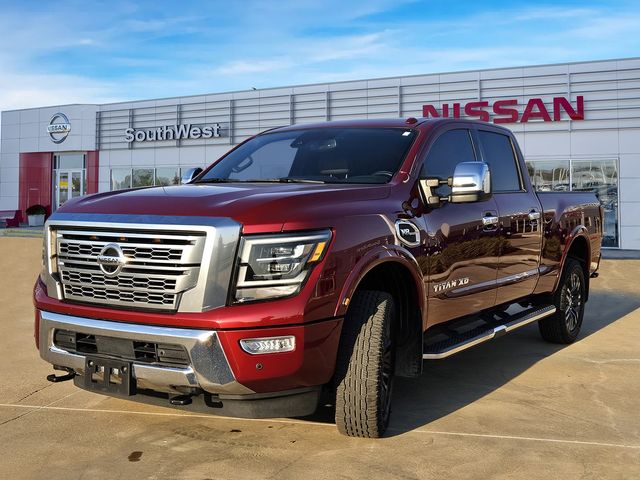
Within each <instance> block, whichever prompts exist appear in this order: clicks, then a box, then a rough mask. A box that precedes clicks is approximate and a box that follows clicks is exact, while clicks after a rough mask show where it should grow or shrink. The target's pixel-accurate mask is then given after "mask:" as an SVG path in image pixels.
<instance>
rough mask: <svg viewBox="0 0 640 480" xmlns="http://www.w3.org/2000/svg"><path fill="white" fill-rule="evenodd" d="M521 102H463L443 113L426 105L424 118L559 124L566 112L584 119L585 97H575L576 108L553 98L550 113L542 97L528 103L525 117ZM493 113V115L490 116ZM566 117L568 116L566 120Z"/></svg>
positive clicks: (445, 108) (447, 105)
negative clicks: (461, 118)
mask: <svg viewBox="0 0 640 480" xmlns="http://www.w3.org/2000/svg"><path fill="white" fill-rule="evenodd" d="M518 105H519V104H518V100H517V99H515V98H513V99H509V100H498V101H496V102H493V103H489V102H487V101H478V102H468V103H465V104H461V103H443V104H442V108H441V109H440V111H438V109H437V108H436V107H435V106H434V105H428V104H427V105H423V106H422V116H423V117H425V118H429V117H432V118H441V117H442V118H460V116H461V115H462V113H463V112H464V114H465V115H466V116H467V117H475V118H478V119H479V120H482V121H483V122H489V121H492V122H493V123H517V122H520V123H527V122H529V121H531V120H542V121H543V122H559V121H560V120H562V119H563V118H562V117H563V115H562V114H563V112H564V113H565V114H566V115H567V116H568V117H569V119H571V120H584V97H583V96H582V95H580V96H577V97H576V103H575V106H574V105H572V104H571V102H570V100H569V99H568V98H566V97H554V99H553V108H552V111H551V112H549V110H548V109H547V107H546V106H545V104H544V102H543V101H542V99H541V98H531V99H529V101H528V102H527V104H526V106H525V107H524V110H523V112H522V116H520V111H519V110H518V108H517V107H518ZM490 112H492V113H493V115H491V114H490ZM565 118H566V117H565Z"/></svg>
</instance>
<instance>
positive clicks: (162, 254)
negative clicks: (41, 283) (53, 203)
mask: <svg viewBox="0 0 640 480" xmlns="http://www.w3.org/2000/svg"><path fill="white" fill-rule="evenodd" d="M140 227H141V228H140V229H137V228H134V227H133V226H127V228H117V229H115V228H91V229H89V228H73V227H70V226H60V227H58V228H56V227H53V230H52V236H53V238H54V239H55V240H54V241H55V251H56V259H57V262H56V266H57V275H58V278H59V281H60V284H61V287H62V294H63V296H64V299H66V300H71V301H77V302H87V303H94V304H103V305H108V306H126V307H134V308H146V309H159V310H177V309H178V306H179V303H180V298H181V295H182V294H183V293H184V292H186V291H188V290H190V289H192V288H194V287H195V286H196V285H197V283H198V276H199V272H200V267H201V263H202V260H203V255H204V247H205V242H206V238H207V236H206V233H205V232H199V231H193V232H189V231H179V232H171V231H170V227H168V228H167V230H161V231H159V230H152V231H145V230H143V227H144V226H142V225H141V226H140ZM109 245H111V246H113V245H116V246H117V247H118V248H119V249H120V250H121V252H122V254H123V256H124V265H123V266H122V267H121V268H120V269H119V270H118V271H117V273H114V272H113V270H114V269H111V270H109V269H107V268H105V267H104V266H101V265H100V263H99V262H98V259H99V257H100V256H101V255H104V249H105V247H107V246H109Z"/></svg>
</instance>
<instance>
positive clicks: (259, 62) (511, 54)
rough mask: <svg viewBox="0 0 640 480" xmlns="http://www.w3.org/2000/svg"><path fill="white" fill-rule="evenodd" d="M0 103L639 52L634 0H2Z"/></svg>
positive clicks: (110, 97)
mask: <svg viewBox="0 0 640 480" xmlns="http://www.w3.org/2000/svg"><path fill="white" fill-rule="evenodd" d="M0 32H2V34H3V38H2V39H1V40H0V110H8V109H12V108H23V107H29V106H41V105H54V104H63V103H102V102H109V101H119V100H128V99H144V98H156V97H167V96H174V95H193V94H199V93H210V92H220V91H228V90H243V89H250V88H252V87H256V88H263V87H273V86H284V85H294V84H303V83H315V82H324V81H335V80H350V79H362V78H372V77H385V76H397V75H407V74H420V73H434V72H441V71H455V70H467V69H475V68H492V67H501V66H517V65H530V64H544V63H558V62H565V61H580V60H592V59H608V58H623V57H632V56H640V2H638V1H620V2H604V1H588V0H585V1H565V2H535V1H518V0H511V1H508V2H498V1H484V2H483V1H451V0H449V1H435V0H434V1H430V0H391V1H386V0H366V1H358V2H350V1H346V0H342V1H340V0H337V1H336V0H297V1H288V0H282V1H277V2H275V1H274V2H268V1H235V2H234V1H227V2H218V1H209V2H204V1H203V2H190V1H185V0H173V1H161V0H157V1H141V2H133V1H119V0H110V1H104V2H103V1H95V2H91V1H88V0H87V1H64V0H56V1H47V2H45V1H28V0H25V1H21V2H15V1H5V0H0Z"/></svg>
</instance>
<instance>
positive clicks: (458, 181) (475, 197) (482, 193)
mask: <svg viewBox="0 0 640 480" xmlns="http://www.w3.org/2000/svg"><path fill="white" fill-rule="evenodd" d="M490 194H491V172H490V171H489V165H487V164H486V163H484V162H462V163H459V164H458V165H456V169H455V170H454V172H453V177H452V179H451V195H450V196H449V201H450V202H451V203H467V202H477V201H479V200H483V199H485V198H486V197H487V196H488V195H490Z"/></svg>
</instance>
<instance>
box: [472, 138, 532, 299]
mask: <svg viewBox="0 0 640 480" xmlns="http://www.w3.org/2000/svg"><path fill="white" fill-rule="evenodd" d="M476 133H477V138H478V142H477V143H478V144H479V145H480V150H481V152H482V158H483V160H484V161H485V162H486V163H488V164H489V168H490V171H491V190H492V192H493V197H494V198H495V201H496V203H497V205H498V214H499V217H500V222H499V226H498V232H497V233H498V235H499V240H500V264H499V268H498V290H497V298H496V304H502V303H507V302H513V301H514V300H517V299H519V298H523V297H526V296H528V295H531V293H533V291H534V289H535V286H536V283H537V281H538V266H539V263H540V252H541V248H542V225H541V223H542V206H541V205H540V201H539V200H538V196H537V195H536V194H535V192H534V191H533V188H532V187H531V183H530V182H529V181H528V177H526V175H527V173H526V172H525V171H524V161H523V159H522V156H521V154H520V152H519V149H518V147H517V144H516V143H515V142H514V140H513V139H512V137H510V136H508V135H505V134H504V132H502V131H500V130H492V129H491V128H490V127H486V128H485V127H484V126H482V127H478V129H477V131H476Z"/></svg>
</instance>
